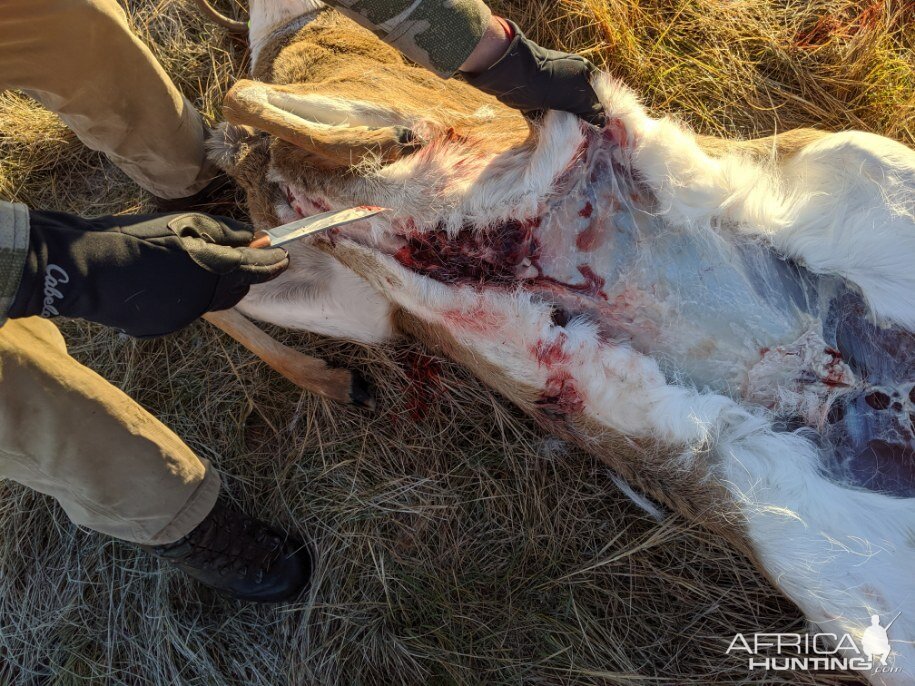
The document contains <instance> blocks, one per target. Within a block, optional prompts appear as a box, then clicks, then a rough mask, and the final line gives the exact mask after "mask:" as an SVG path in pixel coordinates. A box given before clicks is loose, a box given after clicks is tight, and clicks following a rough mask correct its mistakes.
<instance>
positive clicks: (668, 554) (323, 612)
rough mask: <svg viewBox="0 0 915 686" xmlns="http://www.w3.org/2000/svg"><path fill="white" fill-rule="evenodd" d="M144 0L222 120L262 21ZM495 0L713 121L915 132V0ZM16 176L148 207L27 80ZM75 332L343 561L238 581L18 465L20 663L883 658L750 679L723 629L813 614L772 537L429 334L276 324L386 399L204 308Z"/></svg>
mask: <svg viewBox="0 0 915 686" xmlns="http://www.w3.org/2000/svg"><path fill="white" fill-rule="evenodd" d="M127 4H128V5H129V8H128V10H129V12H130V16H131V19H132V21H133V24H134V26H135V28H136V30H137V32H138V33H139V34H140V35H142V36H143V37H144V39H145V40H146V41H147V42H148V43H149V44H150V45H151V46H152V47H153V49H154V50H155V52H156V53H157V54H158V55H159V56H160V58H161V59H162V61H163V63H164V65H165V67H166V69H167V70H168V71H169V72H170V73H171V74H172V75H173V76H174V78H175V79H176V81H177V83H178V84H179V86H180V87H181V89H182V90H183V91H184V92H185V93H186V94H187V95H188V96H189V97H190V98H191V99H192V100H193V101H194V102H195V103H196V104H197V105H198V107H200V109H201V110H202V111H203V112H204V113H205V114H206V115H207V116H208V117H210V118H212V119H213V120H218V116H219V103H220V100H221V95H222V93H223V92H224V91H225V90H226V88H227V86H228V85H229V84H230V82H231V81H232V79H233V78H234V77H235V76H237V75H240V74H242V73H243V72H244V70H245V65H246V53H245V46H244V45H243V44H242V43H240V42H238V41H237V40H234V39H231V38H230V37H228V36H227V35H226V34H225V33H224V32H223V31H221V30H220V29H217V28H214V27H212V26H209V25H206V24H205V23H204V22H203V21H202V20H201V19H199V18H198V16H197V14H196V13H195V11H194V9H193V8H192V7H191V6H190V3H188V2H183V1H178V0H159V1H158V2H156V1H154V0H131V1H130V2H128V3H127ZM491 4H492V6H493V8H494V9H496V10H497V11H500V12H502V13H504V14H506V15H508V16H510V17H512V18H514V19H516V20H517V21H518V22H519V23H520V24H521V25H522V26H523V27H525V28H526V30H527V31H528V32H529V33H530V34H531V35H533V36H534V37H536V38H538V39H540V40H541V42H544V43H548V44H552V45H555V46H562V47H565V48H568V49H572V50H578V51H581V52H583V53H584V54H586V55H587V56H588V57H590V58H591V59H592V60H594V61H596V62H599V63H601V64H603V65H605V66H607V67H608V68H609V69H610V70H611V71H613V72H614V73H616V74H617V75H619V76H621V77H623V78H625V79H626V80H627V81H628V82H629V83H630V84H631V85H633V86H634V87H635V88H637V89H638V90H639V91H640V92H641V93H642V94H643V96H644V98H645V100H646V102H648V103H649V104H650V105H651V106H652V107H653V108H655V109H656V110H657V111H664V112H671V113H676V114H677V115H679V116H681V117H683V118H684V119H685V120H687V121H689V122H690V123H691V124H692V125H694V126H696V127H697V128H699V129H701V130H702V131H704V132H706V133H720V134H729V135H740V136H750V135H754V134H768V133H771V132H772V131H774V130H785V129H788V128H792V127H794V126H800V125H817V126H820V127H823V128H827V129H831V130H838V129H843V128H863V129H867V130H871V131H876V132H879V133H883V134H886V135H890V136H893V137H896V138H898V139H900V140H902V141H904V142H906V143H909V144H912V143H913V142H915V57H913V54H915V30H913V29H915V4H913V3H912V2H911V0H908V1H906V2H901V1H899V0H892V1H890V0H888V1H886V2H879V1H878V2H874V3H868V2H848V1H846V0H810V1H809V2H795V1H794V0H695V1H690V0H555V1H554V0H496V1H494V2H492V3H491ZM223 7H224V8H226V9H228V8H229V5H228V4H224V5H223ZM0 197H5V198H9V199H15V200H19V201H23V202H26V203H28V204H30V205H32V206H35V207H42V208H49V209H63V210H70V211H74V212H82V213H87V214H103V213H108V212H127V211H137V210H142V209H148V208H149V205H148V199H147V198H146V196H145V195H144V194H143V193H142V192H141V191H139V190H138V189H137V188H136V187H135V186H133V185H132V184H131V183H130V182H129V181H128V180H127V179H126V177H124V176H123V175H122V174H120V172H118V171H117V170H116V169H115V168H114V167H112V166H111V165H110V164H109V163H108V162H107V161H106V160H105V159H103V158H101V157H100V156H99V155H97V154H95V153H92V152H91V151H88V150H86V149H85V148H83V147H82V146H81V144H80V143H79V141H77V140H76V139H75V138H74V136H73V135H72V134H70V133H69V132H68V131H67V130H66V129H65V128H64V127H62V125H61V124H60V123H59V121H58V120H57V119H56V118H55V117H54V116H53V115H50V114H48V113H45V112H44V111H42V110H41V109H39V108H37V107H36V106H35V105H34V104H32V103H31V101H29V100H28V99H26V98H24V97H22V96H20V95H17V94H13V93H7V94H4V95H2V96H0ZM63 328H64V330H65V333H66V335H67V338H68V341H69V343H70V345H71V349H72V352H73V354H74V355H75V356H76V357H77V358H78V359H80V360H81V361H82V362H84V363H85V364H87V365H89V366H90V367H92V368H94V369H96V370H98V371H99V372H100V373H102V374H103V375H104V376H106V377H107V378H108V379H110V380H111V381H112V382H113V383H114V384H116V385H118V386H120V387H121V388H123V389H125V390H126V391H127V392H128V393H130V394H131V395H133V396H134V397H135V398H136V399H137V400H138V401H140V402H141V403H142V404H143V405H145V406H146V407H147V408H149V409H150V410H151V411H152V412H153V413H155V414H156V415H157V416H159V417H160V418H162V419H163V420H164V421H165V422H166V423H167V424H169V425H170V426H172V427H173V428H174V429H175V430H176V431H177V432H178V433H179V434H180V435H181V436H182V437H183V438H185V439H186V440H187V441H188V443H189V444H190V445H191V446H192V447H193V448H194V449H195V450H197V451H198V452H199V453H200V454H201V455H203V456H205V457H207V458H209V459H210V460H212V461H213V462H214V463H215V464H216V465H217V466H218V467H219V468H220V470H221V471H222V472H223V473H224V474H225V475H226V478H225V481H226V492H227V493H228V495H229V496H230V497H231V498H233V499H234V500H236V501H237V502H238V503H240V504H241V505H242V506H243V507H245V508H246V509H247V510H249V511H250V512H252V513H254V514H257V515H260V516H262V517H264V518H266V519H269V520H272V521H275V522H277V523H279V524H281V525H282V526H285V527H288V528H290V529H294V530H297V531H300V532H302V533H303V534H305V535H307V536H310V537H312V538H313V539H314V541H315V542H316V545H317V547H318V548H319V550H320V554H321V559H320V569H319V576H318V578H317V582H316V584H315V588H314V590H313V592H312V595H311V597H310V598H305V599H303V600H302V602H300V603H298V604H295V605H287V606H283V607H266V608H265V607H251V606H243V605H240V604H236V603H233V602H229V601H226V600H223V599H221V598H219V597H217V596H215V595H213V594H211V593H209V592H207V591H206V590H202V589H200V588H199V587H197V586H195V585H193V584H192V583H189V582H188V581H187V580H186V579H185V578H184V577H183V576H182V575H180V574H177V573H173V572H171V571H164V573H160V570H159V565H158V564H157V563H156V562H155V561H152V560H151V559H150V558H149V557H147V556H146V555H144V554H142V553H140V552H138V551H137V550H136V549H135V548H134V547H132V546H130V545H127V544H124V543H121V542H118V541H113V540H110V539H106V538H104V537H102V536H99V535H96V534H94V533H92V532H89V531H84V530H79V529H77V528H75V527H74V526H72V525H71V524H70V523H69V522H68V521H67V520H66V518H65V517H64V516H63V515H62V512H61V511H60V509H59V508H58V507H57V506H56V505H55V504H53V502H51V501H50V500H49V499H48V498H45V497H43V496H38V495H36V494H34V493H31V492H27V491H25V490H24V489H22V488H20V487H18V486H17V485H15V484H9V483H5V484H0V659H2V664H0V683H2V684H23V685H26V684H28V685H32V684H61V685H63V684H66V685H69V684H95V683H110V684H131V685H132V684H148V683H156V684H208V685H209V684H251V685H257V686H260V685H263V686H267V685H269V686H276V685H279V684H296V685H298V684H451V683H454V684H463V683H469V684H472V683H485V684H519V683H530V684H564V683H570V684H571V683H574V684H598V683H601V684H604V683H607V684H763V683H766V684H779V683H792V684H806V683H820V684H831V683H836V682H847V681H854V679H853V678H852V677H850V676H848V675H844V676H843V675H820V676H819V677H817V678H814V677H812V676H811V675H807V674H790V675H786V676H784V677H783V678H780V677H775V676H770V677H768V678H765V677H763V676H762V675H750V674H748V672H747V670H746V666H745V660H744V659H741V658H738V657H727V656H725V654H724V653H725V649H726V647H727V645H728V643H729V641H730V639H731V637H732V636H733V634H734V633H735V632H738V631H740V632H744V633H748V632H754V631H792V630H799V629H801V628H802V626H803V622H802V620H801V617H800V614H799V613H798V611H797V610H796V609H795V608H794V607H793V606H792V605H791V604H790V603H788V602H787V601H785V600H783V599H781V598H780V597H779V596H778V595H777V594H776V593H775V591H773V589H772V588H771V587H770V586H769V585H768V584H767V583H766V582H765V581H763V580H762V579H761V578H760V577H759V576H758V575H757V574H756V573H755V571H754V570H753V568H752V567H751V565H750V564H749V563H748V562H747V561H746V560H745V559H743V558H742V557H740V556H739V555H737V554H735V553H734V552H732V551H730V550H729V549H728V548H727V547H725V546H724V545H723V544H721V543H720V542H718V541H717V540H715V539H713V538H711V537H710V536H709V535H707V534H706V533H705V532H704V531H702V530H699V529H698V528H696V527H694V526H692V525H690V524H689V523H687V522H685V521H684V520H682V519H681V518H679V517H676V516H673V515H668V516H666V518H664V519H663V521H661V522H656V521H654V520H652V519H650V518H649V517H647V516H646V515H645V514H644V513H642V512H641V511H640V510H639V509H637V508H636V507H635V506H634V505H632V504H631V502H630V501H629V500H627V499H626V498H625V497H624V496H623V495H622V494H621V493H620V492H619V491H618V490H617V489H616V488H615V487H614V485H613V483H612V481H611V480H610V478H609V477H608V475H607V471H606V469H605V468H603V467H602V466H601V464H600V463H599V462H598V461H597V460H595V459H594V458H592V457H590V456H588V455H585V454H582V453H580V452H579V451H577V450H574V449H571V448H569V447H567V446H564V445H563V444H562V443H560V442H558V441H556V440H554V439H551V438H550V437H548V436H545V435H543V434H542V433H541V432H539V431H538V430H537V429H536V428H535V427H534V426H533V425H532V424H531V423H530V422H529V421H528V420H526V419H525V418H523V417H521V416H520V415H519V413H518V412H516V411H515V410H514V409H513V408H512V407H511V406H509V405H508V404H507V403H506V402H505V401H504V400H502V399H500V398H499V397H496V396H494V395H493V394H491V393H489V392H488V391H486V390H485V389H484V388H482V387H481V386H480V385H479V384H478V383H477V382H475V381H474V380H473V379H471V378H469V376H468V375H467V374H466V373H464V372H463V371H462V370H461V369H459V368H456V367H455V366H454V365H452V364H450V363H448V362H446V361H443V360H439V359H434V358H431V357H429V356H428V355H426V354H425V353H424V352H423V351H422V350H421V349H420V348H419V347H418V346H415V345H408V344H404V345H401V346H396V347H390V348H387V349H374V350H371V349H366V348H363V347H359V346H355V345H350V344H344V343H339V342H333V341H327V340H321V339H319V338H318V337H315V336H310V335H302V334H294V333H284V332H281V331H278V330H277V331H274V333H276V334H277V335H279V336H281V337H282V338H283V339H284V340H285V341H286V342H287V343H290V344H293V345H295V346H296V347H298V348H300V349H302V350H305V351H308V352H311V353H316V354H319V355H322V356H328V357H329V358H331V359H332V360H333V361H335V362H336V363H338V364H345V365H348V366H351V367H354V368H358V369H360V370H363V371H364V372H366V373H367V374H368V375H369V376H370V377H371V378H372V380H373V381H374V383H375V385H376V387H377V389H378V393H379V396H380V403H379V408H380V409H379V410H378V411H377V412H376V413H374V414H366V413H362V412H359V411H357V410H353V409H349V408H343V407H338V406H332V405H329V404H326V403H324V402H322V401H319V400H316V399H315V398H313V397H309V396H307V395H303V394H302V393H301V392H299V391H298V390H297V389H295V388H294V387H292V386H291V385H289V384H287V383H286V382H285V381H284V380H282V379H281V378H279V377H277V376H276V375H275V374H273V373H272V372H270V371H269V370H268V369H266V368H265V367H264V366H263V365H262V364H260V363H259V362H257V361H256V360H254V359H253V358H252V356H251V355H250V354H248V353H247V352H246V351H244V350H242V349H240V348H239V347H238V346H237V345H235V344H234V343H233V342H232V341H231V340H229V339H227V338H226V337H225V336H223V335H221V334H219V333H217V332H215V330H213V329H211V328H209V327H208V326H207V325H204V324H198V325H196V326H193V327H191V328H190V329H189V330H188V331H186V332H184V333H182V334H180V335H177V336H172V337H169V338H166V339H162V340H156V341H145V342H137V341H133V340H129V339H126V338H122V337H119V336H117V335H113V334H111V333H109V332H106V331H103V330H101V329H100V328H97V327H93V326H88V325H83V324H78V323H67V324H66V325H64V327H63ZM124 459H125V460H126V459H129V455H125V456H124Z"/></svg>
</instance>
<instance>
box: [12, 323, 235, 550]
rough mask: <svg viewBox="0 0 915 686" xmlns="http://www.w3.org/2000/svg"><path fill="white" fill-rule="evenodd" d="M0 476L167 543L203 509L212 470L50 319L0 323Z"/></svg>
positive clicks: (82, 513)
mask: <svg viewBox="0 0 915 686" xmlns="http://www.w3.org/2000/svg"><path fill="white" fill-rule="evenodd" d="M0 478H6V479H13V480H14V481H18V482H19V483H21V484H24V485H25V486H28V487H29V488H33V489H35V490H36V491H40V492H41V493H46V494H48V495H51V496H53V497H54V498H56V499H57V501H58V502H59V503H60V504H61V506H62V507H63V508H64V510H65V511H66V513H67V515H68V516H69V517H70V519H72V520H73V521H74V522H76V523H77V524H80V525H82V526H86V527H89V528H90V529H94V530H96V531H101V532H102V533H105V534H108V535H110V536H115V537H117V538H122V539H125V540H128V541H134V542H136V543H144V544H161V543H171V542H174V541H176V540H178V539H179V538H181V537H182V536H184V535H186V534H188V533H189V532H190V531H191V530H192V529H193V528H194V527H196V526H197V524H199V523H200V522H201V521H203V519H204V517H206V515H207V514H208V513H209V512H210V510H211V509H212V507H213V504H214V503H215V502H216V496H217V494H218V492H219V475H218V474H217V473H216V471H215V470H214V469H213V468H212V467H211V466H210V465H209V463H208V462H207V461H206V460H202V459H200V458H199V457H197V456H196V455H195V454H194V453H193V452H191V449H190V448H188V447H187V446H186V445H185V444H184V443H182V441H181V439H179V438H178V437H177V436H176V435H175V434H173V433H172V432H171V431H169V430H168V429H167V428H166V427H165V426H164V425H163V424H162V423H161V422H159V421H158V420H157V419H155V418H154V417H153V416H152V415H150V414H149V413H148V412H146V411H145V410H144V409H143V408H141V407H140V406H139V405H137V404H136V403H135V402H134V401H133V400H131V399H130V398H129V397H127V396H126V395H125V394H124V393H122V392H121V391H120V390H118V389H116V388H115V387H114V386H112V385H111V384H109V383H108V382H107V381H105V380H104V379H103V378H102V377H100V376H99V375H98V374H96V373H95V372H93V371H91V370H89V369H87V368H86V367H84V366H82V365H81V364H79V363H78V362H77V361H76V360H74V359H73V358H72V357H70V356H69V355H68V354H67V348H66V345H65V344H64V339H63V336H61V335H60V332H59V331H58V330H57V327H55V326H54V325H53V324H51V322H49V321H48V320H46V319H40V318H38V317H32V318H29V319H16V320H13V321H9V322H7V323H6V324H5V325H3V327H0Z"/></svg>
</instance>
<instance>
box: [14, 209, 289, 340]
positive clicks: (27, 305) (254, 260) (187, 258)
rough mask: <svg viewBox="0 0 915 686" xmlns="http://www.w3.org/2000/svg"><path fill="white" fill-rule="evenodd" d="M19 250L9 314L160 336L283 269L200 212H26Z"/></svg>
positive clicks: (229, 223)
mask: <svg viewBox="0 0 915 686" xmlns="http://www.w3.org/2000/svg"><path fill="white" fill-rule="evenodd" d="M29 223H30V227H29V232H30V233H29V252H28V257H27V260H26V264H25V268H24V271H23V274H22V280H21V282H20V284H19V290H18V292H17V293H16V298H15V300H14V301H13V305H12V307H11V308H10V312H9V316H10V317H13V318H14V317H29V316H32V315H41V316H43V317H56V316H58V315H60V316H64V317H80V318H82V319H88V320H89V321H93V322H98V323H99V324H105V325H106V326H111V327H114V328H116V329H120V330H122V331H125V332H126V333H129V334H130V335H132V336H140V337H147V336H161V335H164V334H167V333H171V332H172V331H177V330H178V329H180V328H182V327H184V326H186V325H188V324H190V323H191V322H192V321H194V320H195V319H197V318H198V317H200V316H201V315H202V314H204V313H205V312H209V311H211V310H223V309H227V308H229V307H233V306H234V305H235V304H236V303H237V302H238V301H239V300H241V299H242V298H243V297H244V296H245V294H247V292H248V289H249V287H250V286H251V284H255V283H261V282H263V281H269V280H270V279H272V278H274V277H275V276H278V275H279V274H280V273H281V272H282V271H283V270H284V269H286V267H287V266H288V265H289V256H288V255H287V254H286V251H285V250H281V249H278V248H274V249H266V250H257V249H253V248H247V247H245V246H247V245H248V243H250V242H251V240H252V236H253V234H252V230H251V228H250V227H248V226H246V225H245V224H242V223H240V222H236V221H234V220H232V219H227V218H225V217H210V216H208V215H205V214H195V213H191V214H187V213H185V214H158V215H145V216H124V217H100V218H99V219H82V218H80V217H75V216H73V215H69V214H64V213H62V212H37V211H32V212H30V213H29Z"/></svg>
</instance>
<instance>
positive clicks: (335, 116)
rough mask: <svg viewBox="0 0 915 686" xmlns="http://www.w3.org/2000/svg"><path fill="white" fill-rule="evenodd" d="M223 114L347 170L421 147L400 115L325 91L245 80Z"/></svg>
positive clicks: (389, 159)
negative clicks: (303, 90)
mask: <svg viewBox="0 0 915 686" xmlns="http://www.w3.org/2000/svg"><path fill="white" fill-rule="evenodd" d="M223 114H224V116H225V118H226V120H227V121H229V122H230V123H232V124H238V125H244V126H252V127H254V128H256V129H260V130H261V131H266V132H267V133H269V134H271V135H273V136H276V137H277V138H280V139H282V140H284V141H286V142H288V143H292V144H293V145H295V146H297V147H299V148H302V149H304V150H307V151H308V152H310V153H312V154H313V155H314V156H315V158H316V163H317V164H318V165H319V166H324V167H327V168H346V167H352V166H355V165H358V164H360V163H361V162H363V161H364V160H366V159H372V160H375V159H378V160H380V161H382V162H383V163H388V162H393V161H394V160H396V159H399V158H400V157H402V156H404V155H407V154H409V153H411V152H413V151H414V150H415V149H416V148H417V147H419V146H420V142H419V141H418V140H417V138H416V136H415V135H414V133H413V131H412V130H411V129H410V128H409V127H407V126H405V125H401V124H396V123H393V122H395V121H396V120H397V119H398V118H399V117H398V115H397V114H396V113H394V112H392V111H390V110H385V109H382V108H380V107H377V106H374V105H370V104H366V103H361V102H350V101H345V100H341V99H339V98H333V97H329V96H326V95H323V94H320V93H301V92H297V91H296V89H295V87H294V86H274V85H271V84H266V83H260V82H257V81H248V80H241V81H239V82H238V83H236V84H235V85H234V86H233V87H232V89H231V90H230V91H229V92H228V94H227V95H226V99H225V102H224V103H223Z"/></svg>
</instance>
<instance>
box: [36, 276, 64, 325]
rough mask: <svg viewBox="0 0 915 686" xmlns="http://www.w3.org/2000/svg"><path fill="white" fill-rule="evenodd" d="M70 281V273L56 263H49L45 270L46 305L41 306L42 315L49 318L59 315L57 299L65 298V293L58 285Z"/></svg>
mask: <svg viewBox="0 0 915 686" xmlns="http://www.w3.org/2000/svg"><path fill="white" fill-rule="evenodd" d="M65 283H70V275H69V274H67V272H66V271H64V270H63V269H62V268H61V267H58V266H57V265H56V264H49V265H48V266H47V268H46V269H45V270H44V305H43V306H42V308H41V316H42V317H45V318H47V319H50V318H51V317H57V316H59V315H60V312H58V311H57V308H56V307H54V301H55V300H63V299H64V294H63V293H61V292H60V289H58V288H57V287H58V286H59V285H61V284H65Z"/></svg>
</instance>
